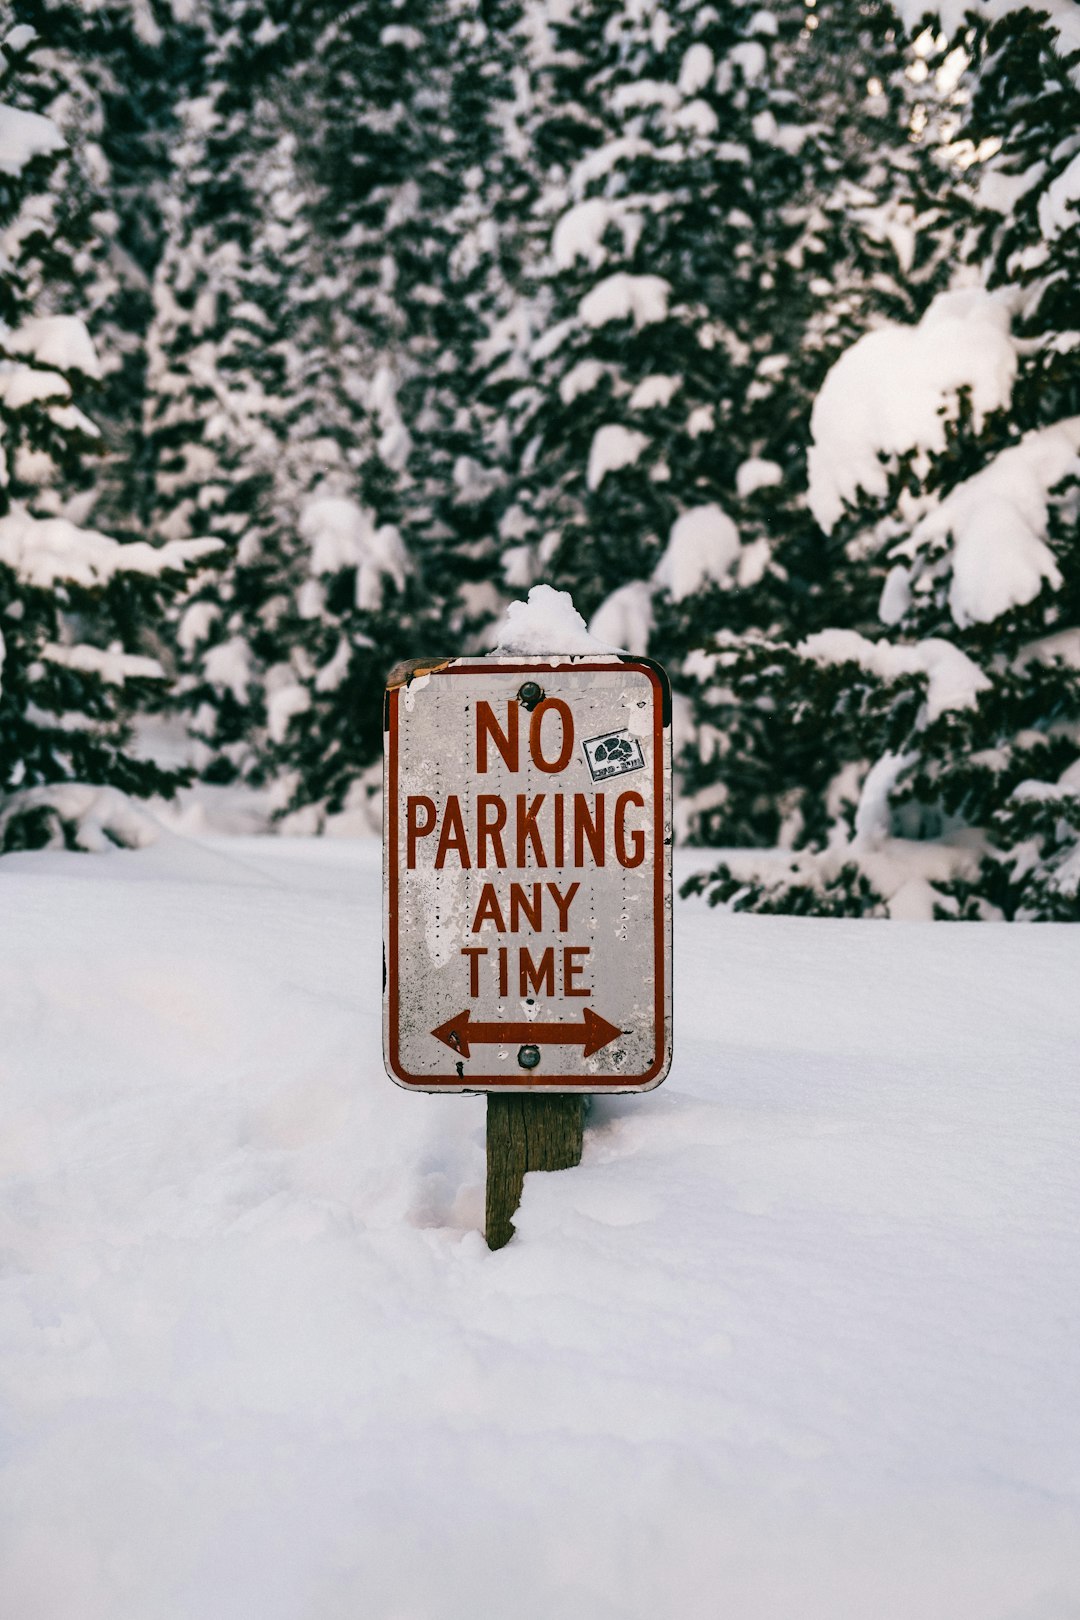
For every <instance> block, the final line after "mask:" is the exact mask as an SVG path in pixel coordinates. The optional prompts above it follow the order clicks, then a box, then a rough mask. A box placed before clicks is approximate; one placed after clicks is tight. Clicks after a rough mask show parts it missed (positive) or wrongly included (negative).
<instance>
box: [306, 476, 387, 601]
mask: <svg viewBox="0 0 1080 1620" xmlns="http://www.w3.org/2000/svg"><path fill="white" fill-rule="evenodd" d="M299 529H300V534H301V536H302V537H303V539H304V540H305V541H306V542H307V544H308V545H309V546H310V548H311V557H310V568H311V572H312V573H313V574H316V575H317V574H335V573H337V572H338V571H339V570H340V569H343V568H355V569H356V605H357V607H358V608H360V609H361V611H365V612H373V613H377V612H378V611H379V610H380V608H381V607H382V605H383V598H384V596H385V593H386V581H387V580H389V581H390V582H391V583H392V584H393V585H394V586H395V587H396V588H397V589H398V590H399V591H400V590H403V589H404V588H405V581H406V578H407V577H408V574H409V572H410V570H411V566H412V565H411V562H410V559H409V554H408V552H407V551H406V548H405V542H404V541H403V540H402V538H401V533H400V531H399V530H398V529H397V528H396V527H395V526H394V524H392V523H382V524H379V523H376V520H375V515H374V513H373V512H371V511H370V510H369V509H368V508H367V507H366V506H360V505H358V504H357V502H356V501H354V500H350V499H349V497H348V496H344V495H327V494H321V495H315V496H313V497H312V499H311V500H309V501H307V502H306V503H305V505H304V507H303V510H302V511H301V513H300V521H299Z"/></svg>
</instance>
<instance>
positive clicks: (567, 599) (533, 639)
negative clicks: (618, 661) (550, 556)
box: [494, 585, 617, 657]
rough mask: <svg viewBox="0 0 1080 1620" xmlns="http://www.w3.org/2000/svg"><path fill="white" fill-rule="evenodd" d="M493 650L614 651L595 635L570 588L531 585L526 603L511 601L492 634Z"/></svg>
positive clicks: (537, 654)
mask: <svg viewBox="0 0 1080 1620" xmlns="http://www.w3.org/2000/svg"><path fill="white" fill-rule="evenodd" d="M494 650H495V651H496V652H503V653H522V654H526V655H529V656H532V657H542V656H544V655H546V654H549V653H591V652H592V653H595V652H602V653H608V652H614V651H616V650H617V649H615V648H613V647H611V646H608V645H605V643H604V642H602V641H599V640H598V639H597V638H596V636H594V635H593V634H592V633H591V631H590V630H589V627H588V626H587V625H586V623H585V620H584V619H583V618H582V617H581V614H580V613H579V612H578V610H577V608H576V607H575V606H574V600H573V597H572V596H571V595H570V592H569V591H556V590H553V589H552V587H551V586H550V585H534V586H533V588H532V590H531V591H530V592H529V596H528V600H527V601H525V602H511V603H510V605H509V606H508V608H507V610H506V615H505V617H504V619H503V622H502V624H500V625H499V627H498V629H497V631H496V633H495V644H494Z"/></svg>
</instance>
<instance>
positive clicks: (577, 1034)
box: [431, 1007, 623, 1057]
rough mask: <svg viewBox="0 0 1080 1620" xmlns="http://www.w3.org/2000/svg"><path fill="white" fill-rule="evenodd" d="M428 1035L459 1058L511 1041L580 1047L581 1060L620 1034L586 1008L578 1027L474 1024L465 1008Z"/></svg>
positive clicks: (613, 1026)
mask: <svg viewBox="0 0 1080 1620" xmlns="http://www.w3.org/2000/svg"><path fill="white" fill-rule="evenodd" d="M431 1033H432V1034H433V1035H434V1036H436V1037H437V1038H438V1039H439V1040H440V1041H442V1043H443V1045H444V1046H448V1047H449V1048H450V1050H451V1051H452V1052H456V1053H457V1054H458V1056H459V1057H468V1056H469V1048H470V1046H480V1045H482V1044H484V1045H487V1044H491V1043H493V1042H494V1043H497V1044H499V1045H507V1046H510V1045H512V1044H513V1043H514V1042H515V1041H519V1042H528V1043H529V1044H530V1045H532V1046H577V1045H578V1044H579V1043H580V1044H581V1046H582V1047H583V1048H584V1050H583V1051H582V1054H581V1055H582V1057H592V1055H593V1053H594V1052H599V1051H600V1048H601V1047H603V1046H606V1045H607V1044H608V1042H609V1041H613V1040H614V1039H615V1037H616V1035H621V1034H622V1033H623V1032H622V1030H621V1029H617V1028H616V1027H615V1025H614V1024H609V1023H608V1021H607V1019H606V1018H601V1017H600V1014H599V1013H594V1012H593V1011H592V1009H591V1008H590V1007H583V1008H582V1010H581V1023H580V1024H533V1023H529V1022H528V1021H524V1022H522V1023H520V1024H474V1023H473V1021H472V1013H471V1011H470V1010H469V1008H468V1007H466V1009H465V1011H464V1012H460V1013H457V1014H455V1016H454V1017H453V1018H448V1019H447V1020H446V1023H445V1024H440V1025H439V1027H438V1029H433V1030H432V1032H431Z"/></svg>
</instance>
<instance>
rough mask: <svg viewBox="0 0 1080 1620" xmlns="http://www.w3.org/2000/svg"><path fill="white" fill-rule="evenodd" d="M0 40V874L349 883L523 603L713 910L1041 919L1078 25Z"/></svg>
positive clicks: (29, 12)
mask: <svg viewBox="0 0 1080 1620" xmlns="http://www.w3.org/2000/svg"><path fill="white" fill-rule="evenodd" d="M0 10H2V26H0V38H2V39H3V64H2V82H0V102H2V105H0V254H2V256H3V266H2V272H0V299H2V303H0V636H2V640H0V649H2V659H3V662H2V666H0V847H3V848H7V849H13V848H27V847H35V846H39V845H41V844H44V843H48V842H60V843H67V844H69V845H72V846H76V847H88V848H92V847H94V846H95V845H99V844H101V843H102V842H130V843H138V842H140V841H141V840H142V839H143V838H144V837H146V836H147V823H146V821H145V818H144V817H142V816H141V815H140V813H139V811H138V810H137V808H136V806H135V805H134V803H133V797H134V798H135V799H137V798H140V797H151V798H158V799H159V798H161V797H162V796H164V797H165V798H168V797H169V796H170V795H171V794H173V793H174V792H175V791H176V789H177V788H179V787H180V786H182V785H183V784H184V783H185V782H186V781H187V780H189V779H190V777H191V774H192V773H193V772H194V773H195V774H196V775H197V777H198V778H199V779H200V780H201V782H202V783H203V784H204V789H203V790H202V791H203V793H204V802H212V798H213V794H214V793H215V792H217V793H219V794H224V793H226V792H229V791H234V790H236V789H243V790H244V791H248V790H250V791H251V792H253V793H257V794H258V795H259V799H258V803H259V804H260V805H262V806H263V807H264V809H265V812H266V814H267V815H268V816H269V817H270V818H271V819H272V822H273V824H274V825H275V826H278V827H280V828H281V829H282V830H284V831H293V832H308V833H311V832H323V831H325V832H331V833H333V832H338V833H341V832H344V833H352V832H360V831H373V830H375V829H377V827H378V825H379V814H380V806H379V792H380V781H381V767H380V763H379V761H380V748H381V730H380V727H381V712H380V699H381V691H382V686H383V682H384V679H385V675H386V672H387V671H388V669H389V667H390V666H391V665H392V664H393V663H394V662H395V661H396V660H397V659H399V658H401V657H407V656H416V655H420V654H433V655H434V654H444V653H455V652H464V651H475V650H482V649H487V648H489V647H490V646H491V645H492V637H493V633H494V627H495V626H496V625H497V624H498V622H499V621H500V619H501V618H502V616H503V613H504V611H505V607H506V605H507V604H508V603H509V602H510V601H513V600H515V599H519V598H520V597H522V596H523V595H524V594H525V593H526V591H527V590H528V589H529V588H530V587H531V586H533V585H535V584H541V583H542V584H548V585H551V586H554V587H556V588H557V589H560V590H567V591H570V592H571V593H572V596H573V600H574V602H575V604H576V606H577V608H578V609H579V610H580V612H581V613H582V614H583V615H584V617H585V618H586V620H587V621H588V622H589V627H590V629H591V631H592V633H593V634H594V635H595V636H596V637H598V638H599V639H600V640H602V641H604V642H606V643H609V644H612V645H615V646H619V647H624V648H627V649H629V650H630V651H632V652H634V653H638V654H641V653H648V654H650V655H651V656H653V657H656V658H659V659H660V660H661V661H662V662H663V663H664V664H665V665H666V667H667V668H668V670H669V672H670V674H671V677H672V681H673V684H674V687H675V690H676V694H677V696H676V743H677V766H678V772H677V774H678V783H679V793H680V799H679V809H678V827H679V834H680V837H681V838H682V839H683V840H685V841H689V842H692V843H697V844H700V845H704V846H709V848H710V849H711V850H713V851H715V852H716V853H714V854H713V855H711V856H709V855H703V861H702V865H703V867H709V866H711V867H712V870H711V872H710V873H709V874H708V875H707V876H703V877H702V878H701V879H700V880H698V887H701V888H704V889H706V890H707V891H708V893H709V895H710V898H713V899H717V900H721V901H726V902H730V903H733V904H734V905H736V906H737V907H748V908H752V909H758V910H781V911H797V912H798V911H805V912H812V913H817V914H825V915H886V914H887V915H892V916H907V917H930V916H935V915H936V916H945V917H964V918H997V917H1006V918H1045V919H1056V920H1080V897H1078V896H1080V532H1078V516H1080V364H1078V355H1080V279H1078V271H1080V214H1078V206H1080V6H1078V5H1076V4H1074V3H1072V0H1052V3H1051V4H1050V5H1049V6H1048V7H1047V5H1046V0H1043V6H1042V9H1039V10H1037V11H1032V10H1028V9H1024V8H1022V7H1020V6H1019V5H1017V4H1015V3H1013V0H984V3H982V4H979V5H977V6H975V7H973V8H970V9H965V8H964V6H963V5H962V4H957V3H954V0H950V3H949V4H948V5H947V7H946V8H945V9H944V10H943V11H942V12H941V13H939V14H936V15H929V14H925V13H924V7H923V4H922V3H921V0H905V3H903V4H899V5H898V6H896V7H895V8H894V7H893V6H890V5H888V4H886V3H884V0H865V3H859V4H856V3H853V0H852V3H849V0H797V3H796V0H779V3H774V4H773V5H772V6H771V7H770V8H769V9H761V8H759V7H757V6H756V5H754V4H739V3H734V0H724V3H723V4H719V5H711V4H704V3H701V0H684V3H682V4H680V3H678V0H670V3H669V4H667V5H661V4H659V3H656V0H522V3H514V0H409V3H408V4H407V5H406V4H390V3H387V0H364V3H363V4H360V5H348V4H341V3H340V0H334V3H333V4H323V3H321V0H300V3H290V4H283V3H280V0H271V3H267V0H258V3H249V0H227V3H214V0H171V3H170V0H101V3H97V0H85V3H83V4H81V5H79V4H71V3H68V0H40V3H36V4H27V5H21V6H19V7H17V8H14V9H12V8H11V7H10V6H6V5H5V6H3V7H2V8H0ZM180 718H182V719H183V723H184V728H185V729H184V735H185V736H187V737H189V738H190V743H188V744H185V745H184V746H182V747H180V746H177V744H176V741H175V739H176V737H177V735H178V734H179V720H180ZM162 738H168V739H170V740H169V743H168V746H164V745H163V744H162V743H161V739H162ZM155 739H157V741H156V742H155ZM253 802H254V801H253Z"/></svg>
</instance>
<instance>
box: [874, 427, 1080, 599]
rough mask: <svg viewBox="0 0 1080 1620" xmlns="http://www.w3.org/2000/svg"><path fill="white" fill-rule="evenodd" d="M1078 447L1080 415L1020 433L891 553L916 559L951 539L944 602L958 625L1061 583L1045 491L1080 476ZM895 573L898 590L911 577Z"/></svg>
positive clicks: (1079, 446)
mask: <svg viewBox="0 0 1080 1620" xmlns="http://www.w3.org/2000/svg"><path fill="white" fill-rule="evenodd" d="M1078 452H1080V416H1075V417H1071V418H1070V419H1069V420H1067V421H1064V422H1056V423H1055V424H1054V425H1053V427H1048V428H1041V429H1038V430H1036V431H1034V432H1031V433H1028V434H1025V436H1024V438H1023V439H1021V441H1020V443H1019V444H1015V445H1012V446H1010V448H1009V449H1008V450H1003V451H1001V453H1000V454H999V455H997V456H995V457H994V459H993V461H991V462H990V463H989V464H988V465H987V466H985V467H984V468H982V470H981V471H980V472H977V473H976V474H975V475H974V477H972V478H968V479H966V480H965V482H964V483H962V484H957V485H956V487H955V488H954V489H953V490H951V491H950V493H949V494H948V495H947V496H946V497H945V499H944V500H943V501H942V502H941V504H940V505H939V506H937V507H935V508H934V509H933V510H932V511H930V512H928V513H927V514H926V516H925V517H924V518H922V519H921V521H920V522H919V523H918V524H917V525H916V526H915V528H914V530H913V531H912V533H911V536H910V538H909V539H907V540H905V541H904V542H903V543H902V544H901V545H899V546H897V547H896V548H895V551H894V555H896V556H905V555H908V556H912V557H917V556H918V554H919V553H920V552H924V551H926V550H927V549H928V548H929V549H930V550H931V551H933V550H934V548H935V544H936V543H937V542H940V541H947V540H950V539H951V541H952V553H951V564H952V576H953V577H952V584H951V586H950V590H949V607H950V611H951V613H952V617H953V619H954V621H955V622H956V624H957V625H959V626H960V627H961V628H965V627H967V626H968V625H971V624H990V623H992V622H993V620H994V619H997V618H1000V617H1001V615H1002V614H1003V613H1008V612H1009V611H1010V610H1011V609H1012V608H1016V607H1025V606H1026V605H1027V603H1029V602H1033V601H1034V600H1035V598H1036V596H1038V594H1039V592H1040V590H1041V589H1042V587H1043V585H1044V583H1045V584H1048V585H1049V586H1050V587H1051V589H1052V590H1058V589H1059V588H1060V586H1061V573H1060V570H1059V569H1058V566H1057V563H1056V562H1055V561H1054V555H1053V552H1052V551H1051V550H1050V547H1049V546H1048V545H1047V543H1046V532H1047V522H1048V503H1047V495H1048V492H1049V491H1050V490H1051V489H1053V487H1054V485H1055V484H1057V483H1059V482H1060V481H1061V480H1062V479H1063V478H1065V477H1066V476H1067V474H1069V473H1070V472H1076V473H1080V459H1078ZM937 566H939V565H937ZM894 575H895V577H893V576H890V580H891V584H892V590H893V591H894V592H896V593H897V594H900V593H901V592H902V591H903V590H905V589H906V587H907V585H908V576H907V574H906V571H905V570H903V567H902V565H901V566H900V567H899V568H898V569H897V570H895V571H894Z"/></svg>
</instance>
